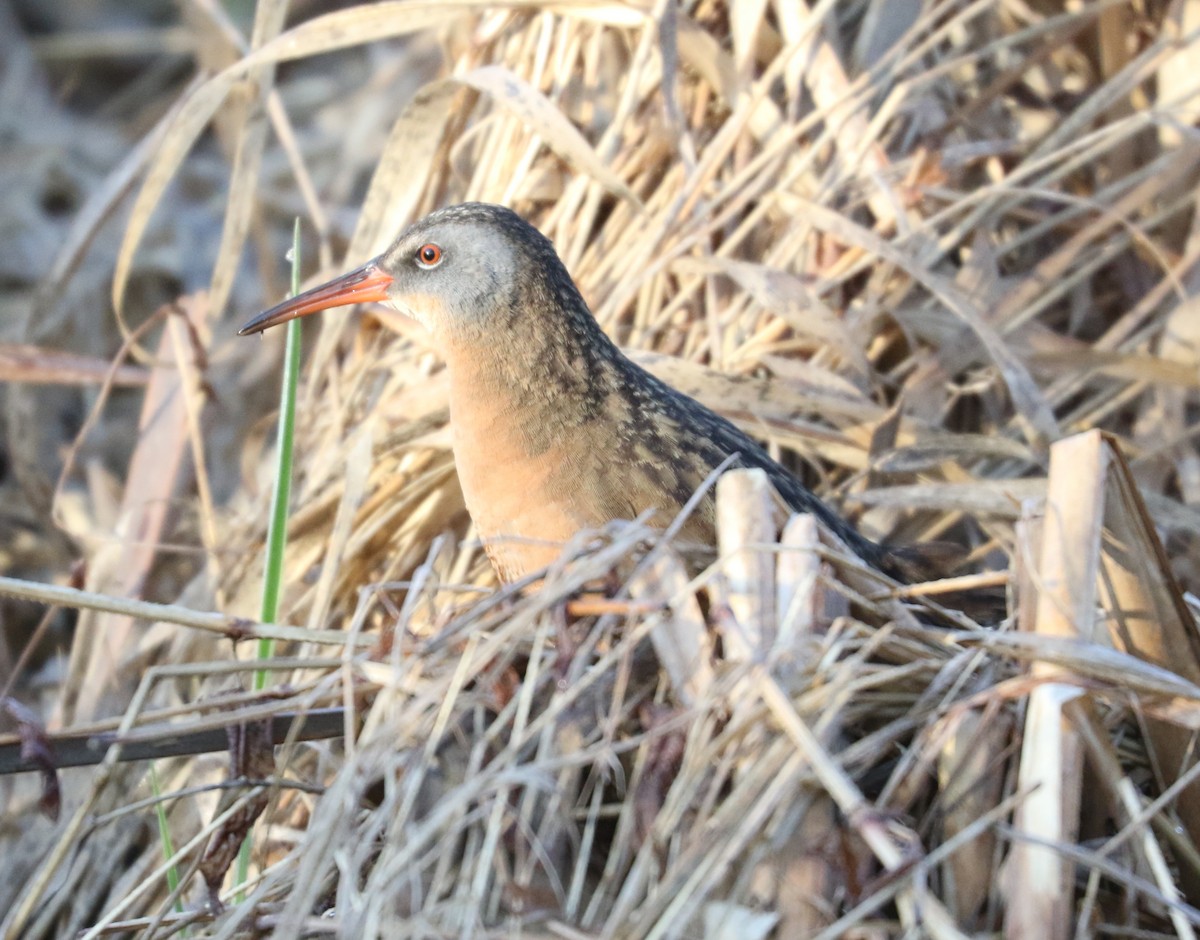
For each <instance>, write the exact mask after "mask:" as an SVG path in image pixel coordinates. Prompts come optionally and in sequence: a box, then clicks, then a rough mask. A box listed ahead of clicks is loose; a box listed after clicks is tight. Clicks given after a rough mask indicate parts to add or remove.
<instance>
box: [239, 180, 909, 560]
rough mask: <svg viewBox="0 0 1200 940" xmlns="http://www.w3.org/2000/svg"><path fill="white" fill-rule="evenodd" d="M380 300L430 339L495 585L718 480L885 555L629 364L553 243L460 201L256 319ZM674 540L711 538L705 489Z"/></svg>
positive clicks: (864, 552) (691, 403)
mask: <svg viewBox="0 0 1200 940" xmlns="http://www.w3.org/2000/svg"><path fill="white" fill-rule="evenodd" d="M361 300H380V301H383V302H385V303H389V304H391V305H392V306H394V307H395V308H396V309H398V310H400V311H401V312H402V313H406V314H409V315H410V316H412V317H413V318H414V319H416V320H418V321H419V322H420V323H421V324H422V325H424V326H425V327H426V328H427V329H428V330H429V331H430V333H431V334H432V336H433V340H434V343H435V345H436V347H437V348H438V350H439V351H440V353H441V354H442V356H443V357H444V359H445V361H446V367H447V370H448V372H449V380H450V422H451V433H452V435H453V441H454V455H455V462H456V465H457V468H458V474H459V479H460V481H461V484H462V489H463V494H464V496H465V498H466V504H467V509H468V511H469V512H470V513H471V517H472V518H473V519H474V521H475V525H476V528H477V529H478V531H479V533H480V536H481V538H482V539H483V542H484V545H485V546H486V548H487V552H488V555H489V557H490V558H491V560H492V563H493V565H494V567H495V569H496V572H497V574H498V575H499V577H500V578H501V580H502V581H513V580H516V579H517V578H519V577H522V576H523V575H525V574H528V573H530V572H532V571H535V570H537V569H539V568H542V567H544V566H545V565H546V564H548V563H550V562H551V561H553V560H554V558H556V557H557V555H558V554H559V552H560V550H561V547H562V543H564V542H566V541H567V540H568V539H570V538H571V537H572V536H574V535H575V534H576V533H578V532H579V531H581V530H584V529H596V528H600V527H601V526H604V525H605V524H607V523H608V522H610V521H612V520H614V519H633V518H635V517H637V516H639V515H640V514H642V513H643V512H645V511H646V510H653V511H654V515H653V517H652V523H653V524H655V525H658V526H660V527H665V526H667V525H668V524H670V523H671V522H672V520H674V518H675V517H676V516H677V514H678V513H679V511H680V509H681V508H682V507H683V506H684V504H685V503H687V501H688V500H689V499H691V497H692V496H693V494H694V493H695V492H696V491H697V489H698V488H699V487H700V486H701V484H702V483H703V482H704V481H705V479H706V478H707V477H708V476H709V475H710V474H711V473H712V471H713V470H714V469H715V468H717V467H719V466H720V465H721V464H722V463H723V462H724V461H726V460H727V459H728V458H729V457H731V456H732V455H736V458H735V459H734V461H733V462H732V464H731V466H734V467H758V468H760V469H762V470H763V471H765V472H766V474H767V476H768V478H769V479H770V481H771V483H772V484H773V485H774V486H775V488H776V490H778V492H779V494H780V495H781V496H782V497H783V499H784V501H785V502H786V503H787V504H788V505H789V506H790V507H791V508H792V509H793V510H795V511H797V512H811V513H814V514H815V515H817V516H818V517H819V518H820V519H821V521H822V522H823V523H824V524H825V525H826V526H827V527H828V528H829V529H831V530H832V531H833V532H834V533H836V534H837V535H838V536H839V537H840V538H841V539H842V540H843V541H844V542H846V543H847V545H848V546H849V547H850V548H851V549H852V550H853V551H855V552H856V553H857V554H859V555H860V556H861V557H863V559H864V560H865V561H867V562H868V563H870V564H872V565H875V566H876V567H883V568H886V567H888V566H887V565H886V558H885V555H884V552H883V549H882V548H881V547H880V546H878V545H876V544H875V543H874V542H871V541H870V540H868V539H866V538H864V537H863V536H862V535H860V534H859V533H858V532H857V531H856V530H855V529H854V527H853V526H851V525H850V524H849V523H847V522H846V521H845V520H843V519H842V518H841V517H840V516H838V515H837V514H836V513H835V512H833V510H831V509H830V508H829V507H827V506H826V505H825V504H824V503H822V502H821V501H820V500H819V499H817V497H816V496H814V495H813V494H812V493H811V492H810V491H809V490H808V489H807V488H805V487H804V486H803V485H802V484H801V483H800V481H799V480H797V479H796V478H795V477H794V476H792V475H791V474H790V473H789V472H788V471H786V470H785V469H784V468H783V467H781V466H780V465H779V464H778V463H776V462H775V461H774V460H772V459H771V458H770V456H769V455H768V454H767V453H766V452H765V451H764V450H763V449H762V447H760V446H759V445H758V444H757V443H755V442H754V441H753V440H751V439H750V438H749V437H748V436H746V435H745V434H744V433H742V432H741V431H740V430H739V429H738V428H736V427H735V426H734V425H733V424H731V423H730V422H728V421H726V420H725V419H724V418H721V417H720V416H718V415H717V414H715V413H713V412H712V411H710V410H709V409H707V408H705V407H704V406H703V405H701V404H700V403H699V402H697V401H695V400H694V399H691V398H689V397H688V396H686V395H683V394H682V393H680V392H678V391H676V390H675V389H673V388H671V387H670V386H668V385H666V384H665V383H663V382H661V381H659V380H658V379H656V378H655V377H654V376H652V375H650V374H649V373H647V372H646V371H645V370H643V369H642V368H640V367H639V366H638V365H636V364H635V363H633V362H632V361H631V360H629V359H628V358H627V357H626V356H625V355H623V354H622V353H621V351H620V350H619V349H618V348H617V346H616V345H615V344H614V343H613V342H612V340H610V339H609V338H608V336H607V335H606V334H605V333H604V332H603V331H602V330H601V329H600V327H599V325H598V324H597V323H596V320H595V318H594V317H593V316H592V314H591V311H590V310H589V309H588V307H587V304H586V303H585V302H584V300H583V298H582V297H581V296H580V294H579V291H578V289H577V288H576V287H575V284H574V282H573V281H572V280H571V277H570V275H569V274H568V273H567V271H566V269H565V268H564V267H563V265H562V262H561V261H560V260H559V258H558V255H557V254H556V253H555V251H554V247H553V245H551V243H550V241H549V240H548V239H546V238H545V237H544V236H543V235H542V234H541V233H540V232H538V231H537V229H535V228H534V227H533V226H531V225H529V224H528V223H527V222H525V221H524V220H523V219H521V218H520V217H519V216H517V215H516V214H515V213H513V212H512V211H511V210H508V209H505V208H502V207H499V206H492V205H486V204H481V203H468V204H465V205H462V206H455V207H452V208H449V209H443V210H440V211H438V212H435V213H433V214H431V215H429V216H427V217H426V218H425V219H422V220H421V221H419V222H416V223H414V224H413V225H412V226H410V227H409V228H408V229H407V230H406V231H405V232H404V233H403V234H402V235H401V236H400V238H399V239H398V240H397V241H396V242H395V244H394V245H393V246H392V248H390V249H389V250H388V251H387V252H385V253H384V254H383V255H381V256H380V257H379V258H378V259H375V260H374V261H372V262H369V263H368V264H367V265H364V266H363V267H362V268H359V269H358V270H356V271H354V272H351V273H350V274H348V275H345V276H344V277H342V278H339V279H337V280H335V281H333V282H330V283H329V284H328V285H324V286H322V287H318V288H315V289H314V290H312V291H308V292H306V293H305V294H301V295H300V296H299V297H296V298H293V299H292V300H290V301H285V302H284V303H283V304H280V305H279V306H278V307H275V308H273V309H272V310H269V311H267V312H266V313H264V314H262V315H261V316H259V317H257V318H255V320H253V321H252V322H251V323H250V324H248V325H247V326H246V327H244V328H243V330H242V332H243V333H245V332H254V331H257V330H260V329H264V328H266V327H268V326H271V325H274V324H275V323H279V322H283V321H284V320H287V319H291V318H293V317H295V316H302V315H304V314H306V313H310V312H313V311H315V310H319V309H325V308H327V307H332V306H338V305H341V304H348V303H356V302H359V301H361ZM680 534H681V537H682V538H683V539H685V540H687V541H691V542H698V543H708V544H712V543H713V542H714V541H715V513H714V503H713V497H712V494H711V492H710V493H708V494H706V495H705V496H704V498H703V499H702V500H701V501H700V503H699V505H698V506H697V507H696V509H695V511H694V512H693V513H692V515H691V516H690V517H689V518H688V521H687V522H686V524H685V526H684V528H683V529H682V530H681V533H680Z"/></svg>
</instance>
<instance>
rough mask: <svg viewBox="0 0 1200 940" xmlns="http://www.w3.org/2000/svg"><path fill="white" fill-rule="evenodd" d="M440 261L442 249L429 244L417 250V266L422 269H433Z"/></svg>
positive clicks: (431, 243)
mask: <svg viewBox="0 0 1200 940" xmlns="http://www.w3.org/2000/svg"><path fill="white" fill-rule="evenodd" d="M441 260H442V249H441V248H440V247H438V246H437V245H435V244H433V242H430V243H429V244H428V245H422V246H421V247H420V248H418V249H417V264H419V265H421V267H423V268H432V267H435V266H436V265H437V264H438V262H440V261H441Z"/></svg>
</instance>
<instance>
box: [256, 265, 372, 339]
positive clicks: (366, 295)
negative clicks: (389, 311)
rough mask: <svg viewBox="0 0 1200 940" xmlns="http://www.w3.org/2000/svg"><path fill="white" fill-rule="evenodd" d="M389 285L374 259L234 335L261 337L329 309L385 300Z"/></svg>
mask: <svg viewBox="0 0 1200 940" xmlns="http://www.w3.org/2000/svg"><path fill="white" fill-rule="evenodd" d="M391 283H392V276H391V275H390V274H388V273H387V272H386V271H384V270H383V269H382V268H381V267H380V266H379V261H378V259H375V260H374V261H368V262H367V263H366V264H364V265H363V266H362V267H361V268H355V269H354V270H353V271H351V272H350V273H349V274H343V275H342V276H341V277H335V278H334V279H333V280H332V281H328V282H327V283H325V284H322V285H321V286H320V287H314V288H313V289H312V290H306V291H305V292H304V293H303V294H297V295H296V296H295V297H292V298H291V299H290V300H285V301H284V302H283V303H281V304H276V305H275V306H274V307H272V308H271V309H270V310H266V311H264V312H262V313H260V314H259V315H258V316H256V317H255V318H254V319H253V320H251V321H250V322H249V323H247V324H246V325H245V326H243V327H242V328H241V329H240V330H238V335H239V336H246V335H247V334H249V333H261V332H262V331H263V330H265V329H267V327H270V326H277V325H278V324H280V323H287V321H288V320H295V319H296V317H304V316H308V314H310V313H316V312H317V311H318V310H328V309H329V308H330V307H346V306H348V305H350V304H361V303H368V302H370V301H375V302H381V301H384V300H387V289H388V285H389V284H391Z"/></svg>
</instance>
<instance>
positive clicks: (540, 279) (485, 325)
mask: <svg viewBox="0 0 1200 940" xmlns="http://www.w3.org/2000/svg"><path fill="white" fill-rule="evenodd" d="M539 293H540V294H543V295H545V294H551V295H554V294H558V295H559V296H557V297H547V298H546V299H553V300H557V301H558V303H559V305H560V308H561V305H562V304H563V303H564V301H577V299H578V298H577V294H576V292H575V288H574V285H573V284H572V283H571V280H570V278H569V277H568V276H567V273H566V271H565V269H564V268H563V267H562V263H561V262H560V261H559V260H558V256H557V255H556V254H555V252H554V248H553V246H552V245H551V244H550V242H549V240H548V239H546V238H545V237H544V236H543V235H542V234H541V233H540V232H538V230H537V229H535V228H534V227H533V226H532V225H530V224H529V223H528V222H526V221H524V220H523V219H522V218H521V217H520V216H518V215H517V214H516V213H515V212H513V211H512V210H511V209H506V208H504V207H502V206H494V205H488V204H485V203H466V204H464V205H460V206H452V207H450V208H448V209H441V210H439V211H437V212H434V213H432V214H430V215H428V216H426V217H425V218H423V219H421V220H420V221H418V222H415V223H413V224H412V225H410V226H409V227H408V228H407V229H405V230H404V231H403V232H402V233H401V234H400V237H399V238H397V239H396V241H395V242H394V243H393V244H392V246H391V247H390V248H388V250H387V251H385V252H384V253H383V254H381V255H379V256H378V257H377V258H374V259H372V260H371V261H368V262H367V263H366V264H364V265H362V267H359V268H356V269H355V270H353V271H351V272H349V273H348V274H343V275H342V276H341V277H337V278H334V279H333V280H331V281H328V282H327V283H325V284H322V285H320V286H318V287H314V288H312V289H311V290H308V291H305V292H304V293H302V294H299V295H297V296H296V297H293V298H291V299H289V300H285V301H284V302H283V303H281V304H278V305H277V306H275V307H272V308H271V309H270V310H267V311H265V312H263V313H261V314H259V315H258V316H257V317H255V318H254V319H253V320H251V321H250V322H249V323H247V324H246V325H245V326H243V327H242V328H241V330H239V332H240V333H241V334H243V335H245V334H247V333H258V332H261V331H262V330H265V329H267V328H268V327H271V326H275V325H277V324H279V323H285V322H286V321H288V320H293V319H295V318H296V317H302V316H306V315H308V314H310V313H316V312H317V311H319V310H327V309H329V308H331V307H344V306H348V305H351V304H358V303H365V302H376V303H382V304H386V305H387V306H389V307H392V308H393V309H395V310H397V311H399V312H400V313H403V314H405V315H406V316H409V317H411V318H412V319H414V320H416V321H417V322H418V323H420V324H421V325H422V326H423V327H425V329H426V330H428V331H429V332H430V334H431V335H432V337H433V339H434V340H435V342H436V341H453V340H454V339H456V338H460V337H462V336H464V335H470V334H474V335H478V334H479V333H480V331H488V330H491V329H494V328H496V327H497V326H501V325H504V324H505V323H506V322H507V321H509V320H510V319H511V318H513V317H514V316H516V315H518V314H519V312H520V310H521V309H523V308H527V307H528V306H529V304H527V303H526V304H523V303H521V302H520V301H521V299H522V295H525V298H526V299H529V295H531V294H532V295H534V296H535V297H536V295H537V294H539ZM567 294H569V295H573V296H570V297H568V296H565V295H567ZM537 299H541V298H537Z"/></svg>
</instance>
